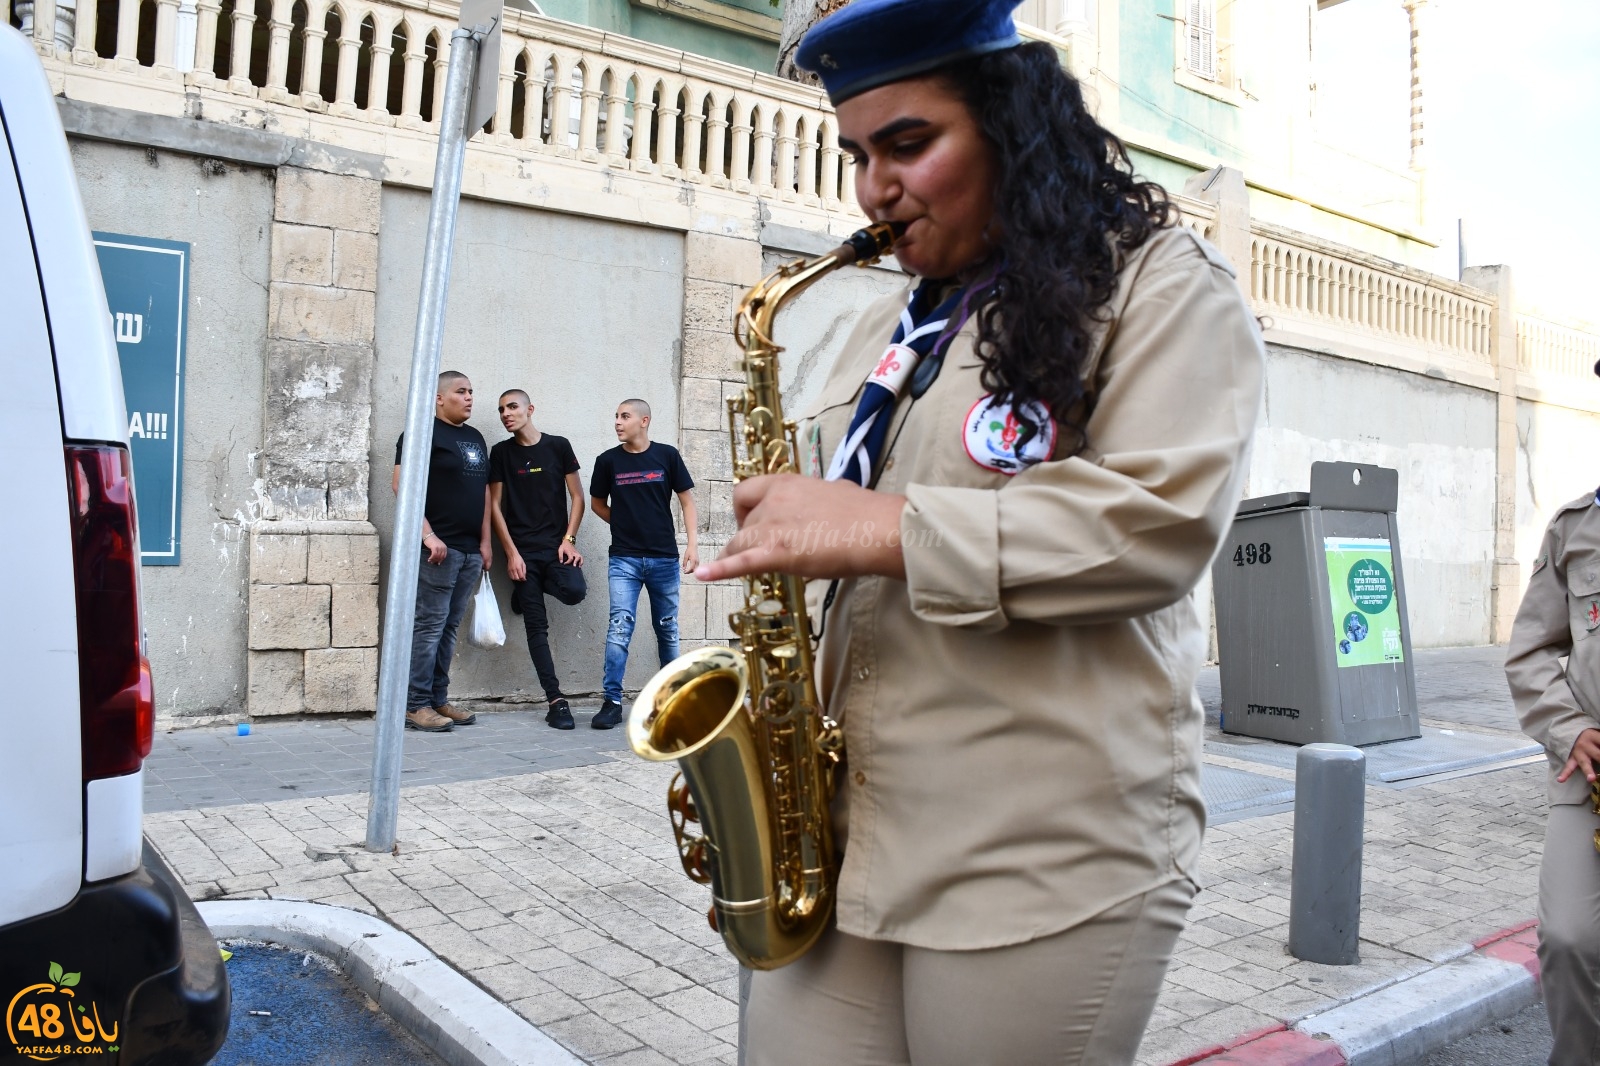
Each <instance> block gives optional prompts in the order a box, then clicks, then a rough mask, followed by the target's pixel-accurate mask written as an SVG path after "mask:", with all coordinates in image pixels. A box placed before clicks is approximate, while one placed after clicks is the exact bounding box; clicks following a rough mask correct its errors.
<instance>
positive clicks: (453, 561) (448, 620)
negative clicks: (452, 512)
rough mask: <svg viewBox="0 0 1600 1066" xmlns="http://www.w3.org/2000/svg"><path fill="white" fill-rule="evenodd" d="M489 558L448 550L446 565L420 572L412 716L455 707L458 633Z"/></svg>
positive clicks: (425, 559) (410, 693)
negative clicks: (453, 682)
mask: <svg viewBox="0 0 1600 1066" xmlns="http://www.w3.org/2000/svg"><path fill="white" fill-rule="evenodd" d="M482 573H483V557H482V556H480V555H479V554H478V553H477V552H473V553H472V554H471V555H468V554H467V553H466V552H458V551H456V550H455V549H454V548H446V549H445V557H444V562H442V563H439V564H438V565H437V566H435V565H434V564H433V563H430V562H428V553H427V551H426V550H424V551H423V553H422V565H421V566H420V567H418V568H417V611H416V619H417V624H416V628H415V629H414V630H412V633H411V686H410V690H409V691H408V692H407V693H406V710H407V711H415V710H417V709H418V708H421V707H443V706H444V705H445V704H447V703H449V702H450V660H451V659H453V658H455V655H456V627H458V626H459V625H461V616H462V615H464V614H466V613H467V604H468V603H469V602H471V600H472V595H473V593H475V592H477V591H478V575H480V574H482Z"/></svg>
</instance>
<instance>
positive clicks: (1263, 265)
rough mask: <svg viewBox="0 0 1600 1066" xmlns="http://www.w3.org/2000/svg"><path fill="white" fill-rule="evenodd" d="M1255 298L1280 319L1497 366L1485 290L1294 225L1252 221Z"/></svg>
mask: <svg viewBox="0 0 1600 1066" xmlns="http://www.w3.org/2000/svg"><path fill="white" fill-rule="evenodd" d="M1250 298H1251V301H1252V302H1253V303H1254V305H1255V308H1256V311H1257V313H1258V314H1261V315H1264V316H1266V317H1267V318H1269V319H1270V320H1272V322H1273V324H1275V325H1281V326H1298V327H1301V328H1306V327H1309V330H1310V331H1316V330H1317V329H1318V327H1321V330H1322V331H1328V332H1334V333H1337V334H1344V335H1347V336H1353V337H1355V338H1359V339H1365V340H1367V341H1369V342H1373V343H1376V344H1378V345H1383V344H1385V343H1387V344H1393V345H1397V346H1403V347H1405V348H1407V349H1410V350H1413V351H1421V352H1423V353H1426V354H1428V355H1430V356H1439V357H1443V358H1444V359H1446V360H1449V361H1451V362H1454V363H1457V364H1461V365H1465V366H1466V367H1477V368H1480V369H1481V370H1483V371H1484V372H1489V371H1491V370H1492V367H1493V355H1492V352H1491V329H1490V327H1491V320H1492V317H1493V314H1494V300H1493V299H1492V297H1491V296H1490V295H1489V294H1488V293H1485V292H1481V291H1479V290H1478V289H1474V288H1472V287H1470V286H1467V285H1462V284H1460V283H1459V282H1454V281H1451V280H1449V279H1447V278H1442V277H1439V276H1438V275H1435V274H1428V273H1425V272H1423V271H1420V270H1414V269H1412V268H1410V267H1405V266H1402V265H1400V264H1398V263H1391V262H1387V261H1385V260H1381V259H1378V258H1376V257H1374V256H1369V255H1366V254H1364V253H1362V252H1359V251H1357V250H1355V249H1353V248H1346V247H1342V246H1340V245H1335V244H1330V243H1327V242H1324V241H1320V240H1318V239H1316V238H1314V237H1311V236H1309V235H1307V234H1304V233H1299V232H1296V231H1294V230H1286V229H1281V228H1279V227H1276V226H1269V225H1266V224H1264V223H1256V224H1255V225H1254V226H1252V232H1251V238H1250Z"/></svg>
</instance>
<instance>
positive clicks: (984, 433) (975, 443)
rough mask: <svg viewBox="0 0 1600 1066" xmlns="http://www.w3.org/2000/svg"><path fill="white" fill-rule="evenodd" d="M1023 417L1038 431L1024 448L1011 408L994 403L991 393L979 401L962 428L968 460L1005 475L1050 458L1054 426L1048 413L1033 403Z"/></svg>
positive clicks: (1003, 404)
mask: <svg viewBox="0 0 1600 1066" xmlns="http://www.w3.org/2000/svg"><path fill="white" fill-rule="evenodd" d="M1022 413H1023V414H1024V415H1026V416H1027V419H1028V421H1030V422H1032V423H1033V424H1034V425H1035V426H1037V427H1038V432H1036V433H1035V434H1034V435H1033V436H1032V437H1030V438H1029V439H1028V441H1027V443H1025V444H1023V443H1021V441H1022V430H1023V428H1024V427H1023V424H1022V422H1021V420H1020V419H1018V418H1017V412H1016V411H1015V410H1014V409H1013V408H1012V406H1011V404H1009V403H996V402H995V398H994V395H993V394H992V393H991V394H990V395H987V396H983V397H980V398H979V400H978V402H977V403H975V404H973V405H972V408H971V409H970V410H969V411H967V418H966V421H965V422H964V423H963V424H962V426H961V443H962V445H963V446H964V447H965V448H966V449H967V456H968V458H970V459H971V460H972V461H973V462H975V463H977V464H978V465H979V466H981V467H983V468H984V469H985V470H998V471H999V472H1000V473H1002V474H1007V475H1010V474H1016V473H1019V472H1021V471H1023V470H1026V469H1027V468H1028V467H1030V466H1032V465H1034V464H1035V463H1042V462H1044V461H1045V460H1046V459H1048V458H1050V453H1051V451H1052V450H1054V448H1055V446H1056V423H1055V420H1054V419H1052V418H1051V417H1050V412H1049V410H1048V409H1047V408H1046V407H1045V406H1044V404H1042V403H1039V402H1037V401H1034V402H1031V403H1028V404H1025V405H1024V406H1023V408H1022ZM1019 444H1020V445H1021V446H1020V447H1019Z"/></svg>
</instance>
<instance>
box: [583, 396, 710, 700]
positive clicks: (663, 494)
mask: <svg viewBox="0 0 1600 1066" xmlns="http://www.w3.org/2000/svg"><path fill="white" fill-rule="evenodd" d="M613 426H614V428H615V429H616V431H617V439H618V440H620V441H621V442H622V443H621V444H619V445H618V446H617V447H615V448H612V449H611V450H610V451H608V452H602V453H601V454H600V457H599V458H598V459H596V460H595V461H594V474H593V476H592V477H590V479H589V505H590V506H591V507H593V508H594V513H595V514H597V515H599V516H600V518H601V519H602V520H603V521H606V522H609V523H610V524H611V562H610V566H609V567H608V572H607V576H608V578H609V583H610V586H611V621H610V624H609V625H608V626H607V628H606V665H605V678H604V682H603V685H602V693H601V695H602V699H601V703H600V710H599V711H597V712H596V713H595V716H594V718H593V719H592V720H591V721H590V723H589V724H590V725H591V726H593V727H594V728H595V729H610V728H611V727H612V726H614V725H616V724H617V723H618V722H620V721H622V674H623V671H624V669H626V667H627V665H628V644H629V642H630V641H631V640H632V639H633V623H634V618H635V613H636V612H637V611H638V609H639V590H640V589H641V588H643V589H645V590H646V591H648V592H649V593H650V623H651V625H653V626H654V627H655V631H656V650H657V653H658V654H659V655H660V657H661V665H662V666H665V665H667V664H668V663H670V662H671V661H672V660H674V659H676V658H677V657H678V575H679V563H678V538H677V534H676V533H675V532H674V531H673V528H672V497H673V496H674V495H676V496H677V497H678V504H679V506H681V507H682V508H683V525H684V529H685V530H687V532H688V541H689V542H688V546H687V548H686V549H685V551H684V553H683V565H682V572H683V573H689V572H690V571H692V570H693V569H694V568H695V567H696V566H697V565H699V561H700V548H699V536H698V530H697V529H696V528H695V527H696V519H695V510H694V494H693V493H692V492H690V491H689V490H691V489H693V488H694V479H693V478H691V477H690V476H689V471H688V468H686V467H685V466H684V465H683V456H681V455H679V454H678V449H676V448H674V447H672V446H671V445H670V444H657V443H654V442H652V441H651V440H650V405H649V404H647V403H645V402H644V401H643V400H623V401H622V403H621V404H620V405H619V406H618V407H617V413H616V417H615V420H614V422H613Z"/></svg>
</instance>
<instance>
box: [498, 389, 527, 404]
mask: <svg viewBox="0 0 1600 1066" xmlns="http://www.w3.org/2000/svg"><path fill="white" fill-rule="evenodd" d="M507 396H516V397H519V398H520V399H521V400H522V405H523V406H524V407H530V406H532V404H533V397H531V396H529V395H528V394H527V393H526V392H523V391H522V390H521V389H507V390H506V391H505V392H502V393H501V394H500V399H501V400H504V399H505V398H506V397H507Z"/></svg>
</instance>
